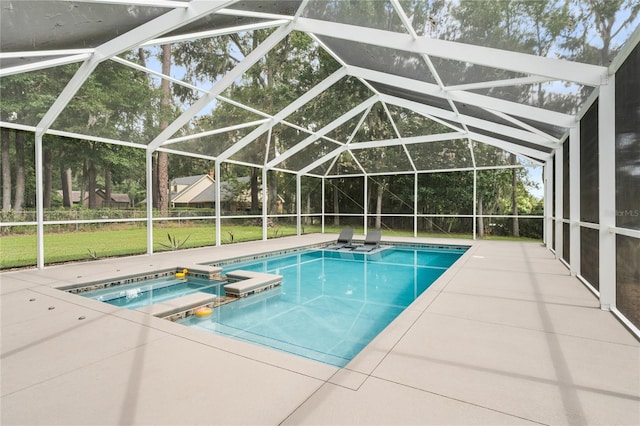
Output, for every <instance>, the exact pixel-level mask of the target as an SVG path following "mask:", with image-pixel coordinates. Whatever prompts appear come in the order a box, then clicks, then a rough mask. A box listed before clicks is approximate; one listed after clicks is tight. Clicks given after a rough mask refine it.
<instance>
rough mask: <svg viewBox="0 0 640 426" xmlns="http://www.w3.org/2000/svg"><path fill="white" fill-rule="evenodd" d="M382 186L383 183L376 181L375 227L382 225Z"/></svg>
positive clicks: (378, 227)
mask: <svg viewBox="0 0 640 426" xmlns="http://www.w3.org/2000/svg"><path fill="white" fill-rule="evenodd" d="M384 186H385V184H384V183H382V182H380V183H378V191H377V193H376V229H380V228H381V227H382V194H384Z"/></svg>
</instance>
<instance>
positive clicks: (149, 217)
mask: <svg viewBox="0 0 640 426" xmlns="http://www.w3.org/2000/svg"><path fill="white" fill-rule="evenodd" d="M146 153H147V155H146V172H147V173H146V174H147V254H153V151H152V150H151V149H148V148H147V152H146Z"/></svg>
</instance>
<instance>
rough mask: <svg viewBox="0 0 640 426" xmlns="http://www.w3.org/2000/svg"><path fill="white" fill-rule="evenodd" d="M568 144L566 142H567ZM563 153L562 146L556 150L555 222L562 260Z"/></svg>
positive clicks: (559, 256) (558, 252)
mask: <svg viewBox="0 0 640 426" xmlns="http://www.w3.org/2000/svg"><path fill="white" fill-rule="evenodd" d="M565 143H566V141H565ZM563 157H564V155H563V152H562V146H561V147H560V148H557V149H556V155H555V168H556V199H555V200H554V202H555V205H556V216H555V220H556V259H562V255H563V253H562V247H563V245H562V227H563V225H564V223H563V222H562V218H563V216H564V214H563V208H562V207H563V205H562V197H563V194H562V192H563V191H562V189H563V182H562V180H563V179H562V167H563V166H564V162H563Z"/></svg>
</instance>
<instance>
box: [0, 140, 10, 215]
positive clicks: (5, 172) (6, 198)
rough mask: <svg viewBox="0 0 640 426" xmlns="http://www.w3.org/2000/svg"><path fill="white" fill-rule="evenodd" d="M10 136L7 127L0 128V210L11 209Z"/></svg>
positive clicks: (6, 210)
mask: <svg viewBox="0 0 640 426" xmlns="http://www.w3.org/2000/svg"><path fill="white" fill-rule="evenodd" d="M10 136H11V133H10V132H9V129H7V128H6V127H3V128H2V129H0V142H1V143H2V211H3V212H8V211H9V210H11V162H10V161H9V160H10V158H9V157H10V151H11V145H10V139H9V138H10Z"/></svg>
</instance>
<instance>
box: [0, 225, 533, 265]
mask: <svg viewBox="0 0 640 426" xmlns="http://www.w3.org/2000/svg"><path fill="white" fill-rule="evenodd" d="M340 229H341V227H339V226H337V227H336V226H325V232H327V233H339V232H340ZM321 230H322V228H321V226H320V225H313V226H309V225H305V226H304V233H306V234H310V233H317V232H321ZM355 232H356V234H360V235H361V234H363V229H362V228H360V229H356V230H355ZM384 234H385V235H393V236H406V237H412V236H413V232H411V231H394V230H385V231H384ZM289 235H296V228H295V226H289V225H282V226H278V227H276V228H269V230H268V237H269V238H274V237H282V236H289ZM169 236H171V238H172V239H173V240H174V241H175V242H176V244H175V245H176V246H178V245H179V248H180V249H185V248H195V247H205V246H213V245H215V244H216V240H215V238H216V228H215V226H213V225H171V226H168V225H164V226H162V227H161V226H155V227H154V229H153V250H154V252H161V251H168V250H171V249H172V243H171V241H170V239H169ZM418 236H420V237H433V238H466V239H471V238H473V236H472V235H471V234H436V233H428V234H427V233H420V234H419V235H418ZM221 239H222V244H230V243H238V242H243V241H256V240H261V239H262V227H261V226H246V225H236V226H229V225H225V226H224V227H223V231H222V234H221ZM485 239H491V240H508V241H514V240H515V241H540V240H536V239H531V238H513V237H502V236H489V237H486V238H485ZM178 243H179V244H178ZM146 251H147V230H146V228H145V227H140V226H138V225H125V226H120V227H109V226H107V227H102V228H99V229H93V230H87V231H76V232H58V233H51V232H50V233H45V237H44V256H45V263H46V264H55V263H62V262H71V261H82V260H87V261H88V260H93V259H101V258H106V257H116V256H126V255H135V254H144V253H146ZM35 264H36V236H35V234H15V235H7V236H2V237H0V269H9V268H20V267H29V266H34V265H35Z"/></svg>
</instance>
